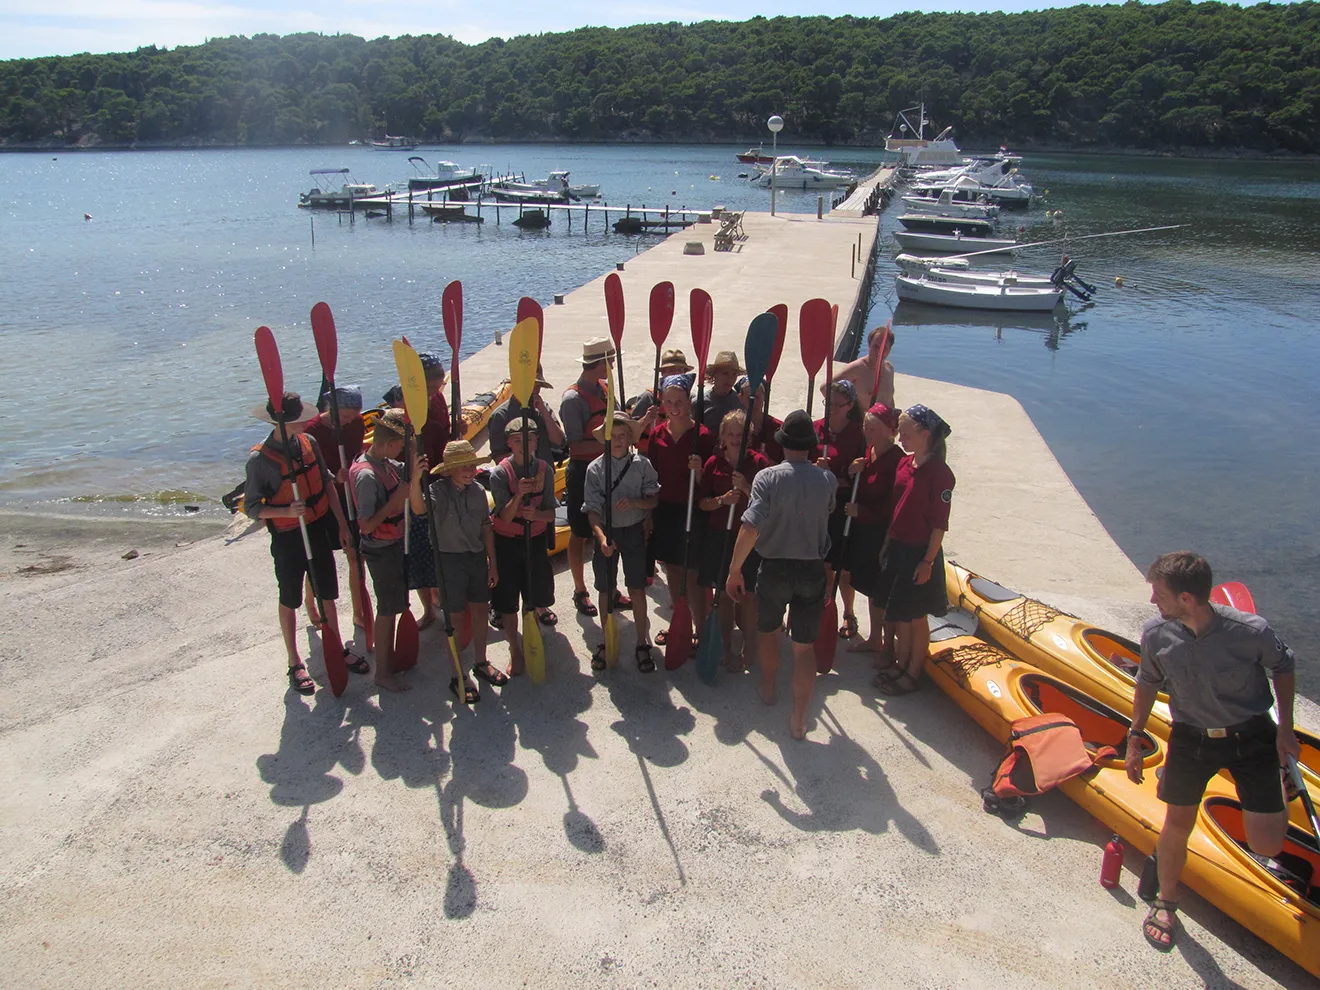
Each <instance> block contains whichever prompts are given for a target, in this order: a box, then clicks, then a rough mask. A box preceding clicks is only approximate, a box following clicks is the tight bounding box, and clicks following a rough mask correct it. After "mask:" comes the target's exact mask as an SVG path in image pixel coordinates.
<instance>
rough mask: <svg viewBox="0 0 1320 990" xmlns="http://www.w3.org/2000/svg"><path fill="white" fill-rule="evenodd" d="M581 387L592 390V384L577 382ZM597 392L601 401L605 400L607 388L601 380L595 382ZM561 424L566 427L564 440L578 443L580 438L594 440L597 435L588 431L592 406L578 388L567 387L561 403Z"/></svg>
mask: <svg viewBox="0 0 1320 990" xmlns="http://www.w3.org/2000/svg"><path fill="white" fill-rule="evenodd" d="M575 384H576V385H577V386H578V387H579V388H582V389H585V390H587V391H590V390H591V387H592V386H591V385H584V384H583V383H582V382H580V381H579V382H576V383H575ZM594 385H595V388H596V394H597V395H598V396H600V401H601V402H604V401H605V388H604V386H602V385H601V384H600V382H595V383H594ZM559 419H560V425H561V426H563V428H564V442H565V443H576V442H577V441H579V440H594V439H595V437H593V436H591V435H590V434H589V433H587V424H588V423H590V422H591V407H590V406H588V405H587V400H586V399H584V398H582V396H580V395H578V393H577V390H576V389H571V388H570V389H566V390H565V391H564V397H563V399H561V400H560V403H559Z"/></svg>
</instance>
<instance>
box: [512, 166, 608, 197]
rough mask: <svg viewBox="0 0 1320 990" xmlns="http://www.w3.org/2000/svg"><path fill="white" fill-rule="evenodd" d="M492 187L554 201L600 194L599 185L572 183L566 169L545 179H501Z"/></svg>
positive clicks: (552, 173)
mask: <svg viewBox="0 0 1320 990" xmlns="http://www.w3.org/2000/svg"><path fill="white" fill-rule="evenodd" d="M491 188H492V189H494V190H497V191H498V192H505V193H530V194H532V195H537V194H539V195H541V196H543V197H549V198H550V200H551V201H552V202H553V201H557V200H559V199H563V198H568V199H594V198H595V197H597V196H599V195H600V186H599V185H594V184H593V185H586V184H580V185H573V184H570V183H569V181H568V172H567V171H566V170H564V169H560V170H558V171H555V172H551V173H550V174H549V175H548V176H546V177H545V178H544V179H532V180H531V181H530V182H528V181H526V180H515V179H512V178H507V179H501V180H499V181H498V182H496V183H494V184H493V185H492V187H491ZM520 198H525V197H520Z"/></svg>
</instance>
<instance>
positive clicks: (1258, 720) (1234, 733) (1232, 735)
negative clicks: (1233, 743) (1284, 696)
mask: <svg viewBox="0 0 1320 990" xmlns="http://www.w3.org/2000/svg"><path fill="white" fill-rule="evenodd" d="M1266 723H1269V724H1270V725H1273V724H1274V719H1272V718H1270V716H1269V715H1268V714H1265V713H1261V714H1260V715H1253V716H1251V718H1249V719H1247V720H1246V721H1245V722H1238V723H1237V724H1236V725H1225V726H1223V727H1221V728H1209V729H1203V728H1201V727H1200V726H1199V725H1188V724H1187V723H1185V722H1180V723H1178V726H1179V728H1181V729H1182V730H1183V731H1184V732H1190V733H1192V734H1193V735H1196V736H1200V737H1201V738H1202V739H1236V738H1237V737H1238V736H1242V735H1246V734H1247V733H1248V732H1253V731H1259V730H1260V729H1262V728H1264V727H1265V724H1266Z"/></svg>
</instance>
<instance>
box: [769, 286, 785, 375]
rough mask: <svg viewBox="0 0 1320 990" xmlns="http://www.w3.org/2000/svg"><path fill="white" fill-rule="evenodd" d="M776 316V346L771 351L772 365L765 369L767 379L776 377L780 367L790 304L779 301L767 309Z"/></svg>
mask: <svg viewBox="0 0 1320 990" xmlns="http://www.w3.org/2000/svg"><path fill="white" fill-rule="evenodd" d="M766 312H768V313H769V314H770V315H771V316H773V317H774V318H775V322H776V324H778V330H777V331H776V336H775V347H774V350H773V351H771V353H770V365H769V366H768V367H767V368H766V369H765V378H766V381H769V380H770V379H771V378H774V377H775V371H776V370H777V369H778V368H779V357H780V355H781V354H783V353H784V340H785V339H786V338H787V337H788V306H787V305H785V304H784V303H777V304H776V305H774V306H771V307H770V308H769V309H768V310H766Z"/></svg>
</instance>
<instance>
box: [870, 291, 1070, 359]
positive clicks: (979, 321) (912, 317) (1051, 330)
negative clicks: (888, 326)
mask: <svg viewBox="0 0 1320 990" xmlns="http://www.w3.org/2000/svg"><path fill="white" fill-rule="evenodd" d="M1094 305H1095V304H1094V303H1089V304H1087V305H1086V306H1083V307H1080V308H1079V309H1078V311H1077V313H1076V314H1074V313H1072V312H1071V311H1069V310H1068V308H1067V307H1065V306H1056V307H1055V308H1054V309H1052V310H1050V311H1049V312H1048V313H1011V312H996V311H995V310H987V309H954V308H952V307H948V306H929V305H927V304H925V303H919V302H912V301H910V300H907V299H904V300H902V301H900V302H899V304H898V306H897V307H896V308H895V309H894V326H896V327H900V326H902V327H932V326H938V327H969V328H979V329H983V330H991V331H993V332H994V336H995V339H996V340H1003V339H1004V332H1005V331H1008V332H1009V333H1012V332H1014V331H1025V332H1027V333H1036V334H1040V335H1041V336H1042V337H1043V338H1044V340H1045V346H1046V347H1047V348H1049V349H1050V350H1052V351H1057V350H1058V349H1059V347H1060V345H1061V344H1062V343H1063V341H1064V339H1065V338H1066V337H1070V336H1071V335H1073V334H1075V333H1080V332H1082V331H1084V330H1085V329H1086V327H1087V321H1086V319H1084V318H1082V317H1084V316H1085V313H1086V312H1087V310H1089V309H1091V308H1092V306H1094Z"/></svg>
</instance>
